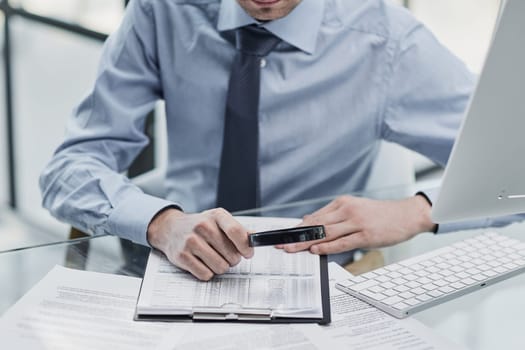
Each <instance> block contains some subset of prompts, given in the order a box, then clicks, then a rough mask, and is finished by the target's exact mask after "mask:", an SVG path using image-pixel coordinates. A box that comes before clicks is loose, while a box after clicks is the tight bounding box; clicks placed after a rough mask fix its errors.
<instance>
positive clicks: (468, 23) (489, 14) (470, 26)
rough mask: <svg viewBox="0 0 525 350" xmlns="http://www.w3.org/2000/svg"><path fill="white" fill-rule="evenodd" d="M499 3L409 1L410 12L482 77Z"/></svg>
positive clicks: (485, 0) (486, 0)
mask: <svg viewBox="0 0 525 350" xmlns="http://www.w3.org/2000/svg"><path fill="white" fill-rule="evenodd" d="M500 3H501V1H500V0H461V1H457V0H440V1H428V0H410V9H411V10H412V12H413V13H414V14H415V16H416V17H418V18H419V19H420V20H421V21H422V22H423V23H425V24H426V25H427V26H428V27H429V28H430V29H431V30H432V32H433V33H434V34H435V35H436V36H437V37H438V39H439V40H440V41H441V42H442V43H443V44H445V46H447V47H448V48H449V49H450V50H451V51H452V52H454V53H455V54H456V55H457V56H458V57H460V58H461V59H462V60H463V61H465V63H466V64H467V65H468V67H469V68H470V69H471V70H472V71H473V72H476V73H479V72H480V71H481V69H482V67H483V62H484V60H485V56H486V54H487V50H488V48H489V44H490V40H491V38H492V31H493V29H494V25H495V23H496V19H497V16H498V12H499V6H500Z"/></svg>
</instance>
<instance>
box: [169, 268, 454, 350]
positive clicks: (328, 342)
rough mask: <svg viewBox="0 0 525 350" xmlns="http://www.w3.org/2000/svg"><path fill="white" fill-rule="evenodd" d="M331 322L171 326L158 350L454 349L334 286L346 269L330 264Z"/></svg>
mask: <svg viewBox="0 0 525 350" xmlns="http://www.w3.org/2000/svg"><path fill="white" fill-rule="evenodd" d="M329 271H330V282H331V283H330V284H331V285H330V287H331V289H330V292H331V293H333V294H331V304H332V323H331V324H330V325H327V326H319V325H316V324H278V325H276V324H267V325H248V324H228V325H219V324H181V325H180V326H178V327H176V328H172V329H171V330H170V333H169V335H168V336H167V337H165V338H164V340H163V342H162V343H161V344H160V345H159V349H160V350H197V349H221V350H245V349H253V350H263V349H286V350H289V349H294V350H295V349H297V350H299V349H301V350H302V349H309V350H314V349H334V350H336V349H356V350H441V349H443V350H455V349H459V347H458V346H457V345H455V344H452V343H450V342H449V341H447V340H446V339H443V338H441V337H439V336H437V335H435V334H434V333H433V332H432V331H431V330H430V329H429V328H427V327H425V326H424V325H423V324H421V323H420V322H418V321H416V320H414V319H410V318H408V319H403V320H399V319H396V318H394V317H392V316H390V315H388V314H386V313H384V312H382V311H380V310H378V309H376V308H374V307H372V306H370V305H368V304H366V303H363V302H361V301H359V300H358V299H356V298H354V297H352V296H350V295H348V294H346V293H343V292H341V291H339V290H337V289H336V288H335V281H339V280H342V279H344V278H348V277H349V276H350V274H349V273H348V272H347V271H346V270H344V269H343V268H342V267H340V266H339V265H337V264H335V263H330V264H329Z"/></svg>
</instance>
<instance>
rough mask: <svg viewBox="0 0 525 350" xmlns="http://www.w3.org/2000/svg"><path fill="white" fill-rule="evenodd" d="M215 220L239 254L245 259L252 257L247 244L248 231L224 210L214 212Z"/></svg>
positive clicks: (251, 250)
mask: <svg viewBox="0 0 525 350" xmlns="http://www.w3.org/2000/svg"><path fill="white" fill-rule="evenodd" d="M215 220H216V221H217V224H218V225H219V228H220V229H221V230H222V231H223V232H224V233H225V234H226V236H228V238H229V239H230V241H231V242H232V243H233V245H234V246H235V247H236V248H237V250H238V251H239V253H241V255H242V256H244V257H245V258H247V259H249V258H251V257H252V256H253V248H252V247H250V246H249V244H248V230H247V229H246V228H244V226H242V225H241V224H240V223H239V222H238V221H237V220H235V219H234V218H233V216H232V215H231V214H230V213H228V212H227V211H226V210H224V209H217V210H216V211H215Z"/></svg>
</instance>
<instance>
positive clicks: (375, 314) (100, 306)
mask: <svg viewBox="0 0 525 350" xmlns="http://www.w3.org/2000/svg"><path fill="white" fill-rule="evenodd" d="M328 267H329V275H330V304H331V309H332V313H331V317H332V322H331V323H330V325H327V326H320V325H317V324H314V323H302V324H271V323H268V324H246V323H236V324H232V323H222V322H221V323H213V324H210V323H191V322H189V323H164V322H145V321H140V322H137V321H133V316H134V312H135V307H136V301H137V297H138V295H139V290H140V285H141V282H142V280H141V279H139V278H135V277H126V276H119V275H111V274H102V273H97V272H88V271H78V270H72V269H67V268H64V267H61V266H56V267H55V268H54V269H52V270H51V271H50V272H49V273H48V274H47V275H46V276H45V277H44V278H43V279H42V280H41V281H40V282H39V283H37V284H36V285H35V286H34V287H33V288H32V289H31V290H30V291H29V292H28V293H27V294H26V295H25V296H24V297H22V298H21V299H20V300H19V301H18V302H17V303H16V304H15V305H14V306H13V307H11V309H9V310H8V311H7V312H6V313H5V314H4V315H3V316H2V318H1V319H0V339H2V348H6V349H53V350H56V349H59V350H60V349H68V350H69V349H76V350H87V349H90V350H98V349H112V350H120V349H131V350H133V349H137V350H139V349H140V350H144V349H160V350H168V349H172V350H173V349H181V350H192V349H209V350H213V349H228V350H236V349H238V350H246V349H256V350H257V349H261V350H262V349H282V350H284V349H287V350H290V349H360V350H371V349H390V350H401V349H403V350H433V349H434V350H437V349H446V350H453V349H459V347H457V346H456V345H454V344H451V343H450V342H448V341H447V340H446V339H443V338H441V337H439V336H437V335H436V334H434V333H433V332H432V331H431V330H430V329H428V328H427V327H425V326H423V325H422V324H421V323H420V322H418V321H416V320H414V319H410V318H408V319H403V320H398V319H396V318H393V317H391V316H389V315H387V314H385V313H384V312H382V311H380V310H378V309H376V308H374V307H372V306H370V305H368V304H365V303H363V302H361V301H359V300H358V299H355V298H354V297H352V296H350V295H348V294H346V293H343V292H341V291H338V290H337V289H336V288H335V282H336V281H339V280H344V279H347V278H349V277H350V274H349V273H348V272H347V271H346V270H344V269H343V268H341V267H340V266H339V265H336V264H334V263H330V264H329V266H328Z"/></svg>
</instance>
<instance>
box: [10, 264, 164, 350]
mask: <svg viewBox="0 0 525 350" xmlns="http://www.w3.org/2000/svg"><path fill="white" fill-rule="evenodd" d="M140 281H141V279H140V278H134V277H126V276H119V275H110V274H102V273H96V272H87V271H79V270H72V269H67V268H65V267H62V266H56V267H55V268H53V269H52V270H51V271H50V272H49V273H48V274H47V275H46V276H45V277H44V278H43V279H42V280H41V281H40V282H39V283H37V284H36V285H35V286H34V287H33V288H32V289H31V290H30V291H29V292H28V293H27V294H26V295H24V296H23V297H22V298H21V299H20V300H19V301H18V302H17V303H16V304H15V305H14V306H13V307H11V308H10V309H9V310H8V311H7V312H6V313H5V314H4V315H3V317H2V318H1V319H0V339H1V342H2V345H1V348H2V349H50V350H51V349H53V350H57V349H58V350H61V349H64V350H65V349H68V350H70V349H75V350H84V349H86V350H87V349H90V350H98V349H101V350H102V349H111V350H120V349H122V350H124V349H130V350H133V349H137V350H144V349H152V348H155V347H156V346H157V345H158V343H159V342H161V340H162V337H163V336H164V334H166V333H167V332H168V331H169V329H170V327H171V325H170V324H166V323H149V322H141V323H137V322H134V321H133V312H134V309H135V302H136V300H137V295H138V291H139V288H140Z"/></svg>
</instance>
